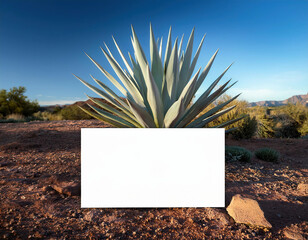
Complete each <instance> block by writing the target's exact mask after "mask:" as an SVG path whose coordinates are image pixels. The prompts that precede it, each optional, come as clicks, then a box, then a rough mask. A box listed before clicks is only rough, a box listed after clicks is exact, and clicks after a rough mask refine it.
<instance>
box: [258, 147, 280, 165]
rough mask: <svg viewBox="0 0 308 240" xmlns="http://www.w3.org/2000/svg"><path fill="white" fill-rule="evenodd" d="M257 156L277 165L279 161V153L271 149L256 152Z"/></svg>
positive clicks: (261, 149)
mask: <svg viewBox="0 0 308 240" xmlns="http://www.w3.org/2000/svg"><path fill="white" fill-rule="evenodd" d="M255 156H256V157H257V158H259V159H261V160H263V161H267V162H275V163H277V162H278V160H279V152H277V151H276V150H274V149H271V148H260V149H258V150H257V151H255Z"/></svg>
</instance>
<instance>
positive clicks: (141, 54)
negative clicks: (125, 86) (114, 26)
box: [131, 26, 148, 76]
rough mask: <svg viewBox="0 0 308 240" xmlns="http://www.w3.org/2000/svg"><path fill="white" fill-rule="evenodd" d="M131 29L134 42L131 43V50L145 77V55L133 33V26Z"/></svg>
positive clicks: (146, 62)
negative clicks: (132, 49)
mask: <svg viewBox="0 0 308 240" xmlns="http://www.w3.org/2000/svg"><path fill="white" fill-rule="evenodd" d="M131 28H132V33H133V40H134V41H133V43H134V44H133V48H134V51H135V57H136V60H137V62H138V63H139V65H140V68H141V71H142V74H143V76H146V74H147V72H146V71H147V70H146V66H147V65H148V61H147V59H146V57H145V54H144V52H143V50H142V47H141V45H140V43H139V40H138V38H137V35H136V33H135V30H134V28H133V26H131Z"/></svg>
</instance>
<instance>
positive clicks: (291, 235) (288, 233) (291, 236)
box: [283, 229, 305, 240]
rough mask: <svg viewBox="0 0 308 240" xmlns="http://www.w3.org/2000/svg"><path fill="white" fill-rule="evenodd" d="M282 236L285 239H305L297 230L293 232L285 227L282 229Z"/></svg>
mask: <svg viewBox="0 0 308 240" xmlns="http://www.w3.org/2000/svg"><path fill="white" fill-rule="evenodd" d="M283 233H284V236H285V237H286V238H287V239H292V240H305V238H304V237H303V236H302V235H301V234H300V233H298V232H294V231H292V230H289V229H286V230H284V231H283Z"/></svg>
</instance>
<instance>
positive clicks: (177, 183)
mask: <svg viewBox="0 0 308 240" xmlns="http://www.w3.org/2000/svg"><path fill="white" fill-rule="evenodd" d="M224 150H225V131H224V129H206V128H198V129H188V128H187V129H185V128H184V129H183V128H181V129H176V128H169V129H167V128H166V129H162V128H161V129H134V128H130V129H125V128H83V129H81V207H82V208H148V207H149V208H152V207H153V208H166V207H224V206H225V160H224V157H225V151H224Z"/></svg>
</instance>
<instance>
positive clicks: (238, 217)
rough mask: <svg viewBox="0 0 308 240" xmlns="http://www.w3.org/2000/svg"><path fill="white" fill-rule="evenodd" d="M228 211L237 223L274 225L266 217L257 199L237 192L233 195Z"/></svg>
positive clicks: (262, 225) (269, 226)
mask: <svg viewBox="0 0 308 240" xmlns="http://www.w3.org/2000/svg"><path fill="white" fill-rule="evenodd" d="M227 212H228V213H229V215H230V216H231V217H232V218H233V219H234V220H235V222H237V223H244V224H249V225H253V226H259V227H266V228H271V227H272V225H271V224H270V223H269V222H268V221H267V220H266V218H265V217H264V212H263V211H262V210H261V208H260V206H259V204H258V202H257V201H255V200H253V199H250V198H245V197H242V196H241V195H240V194H237V195H235V196H233V197H232V200H231V203H230V205H229V206H228V207H227Z"/></svg>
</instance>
